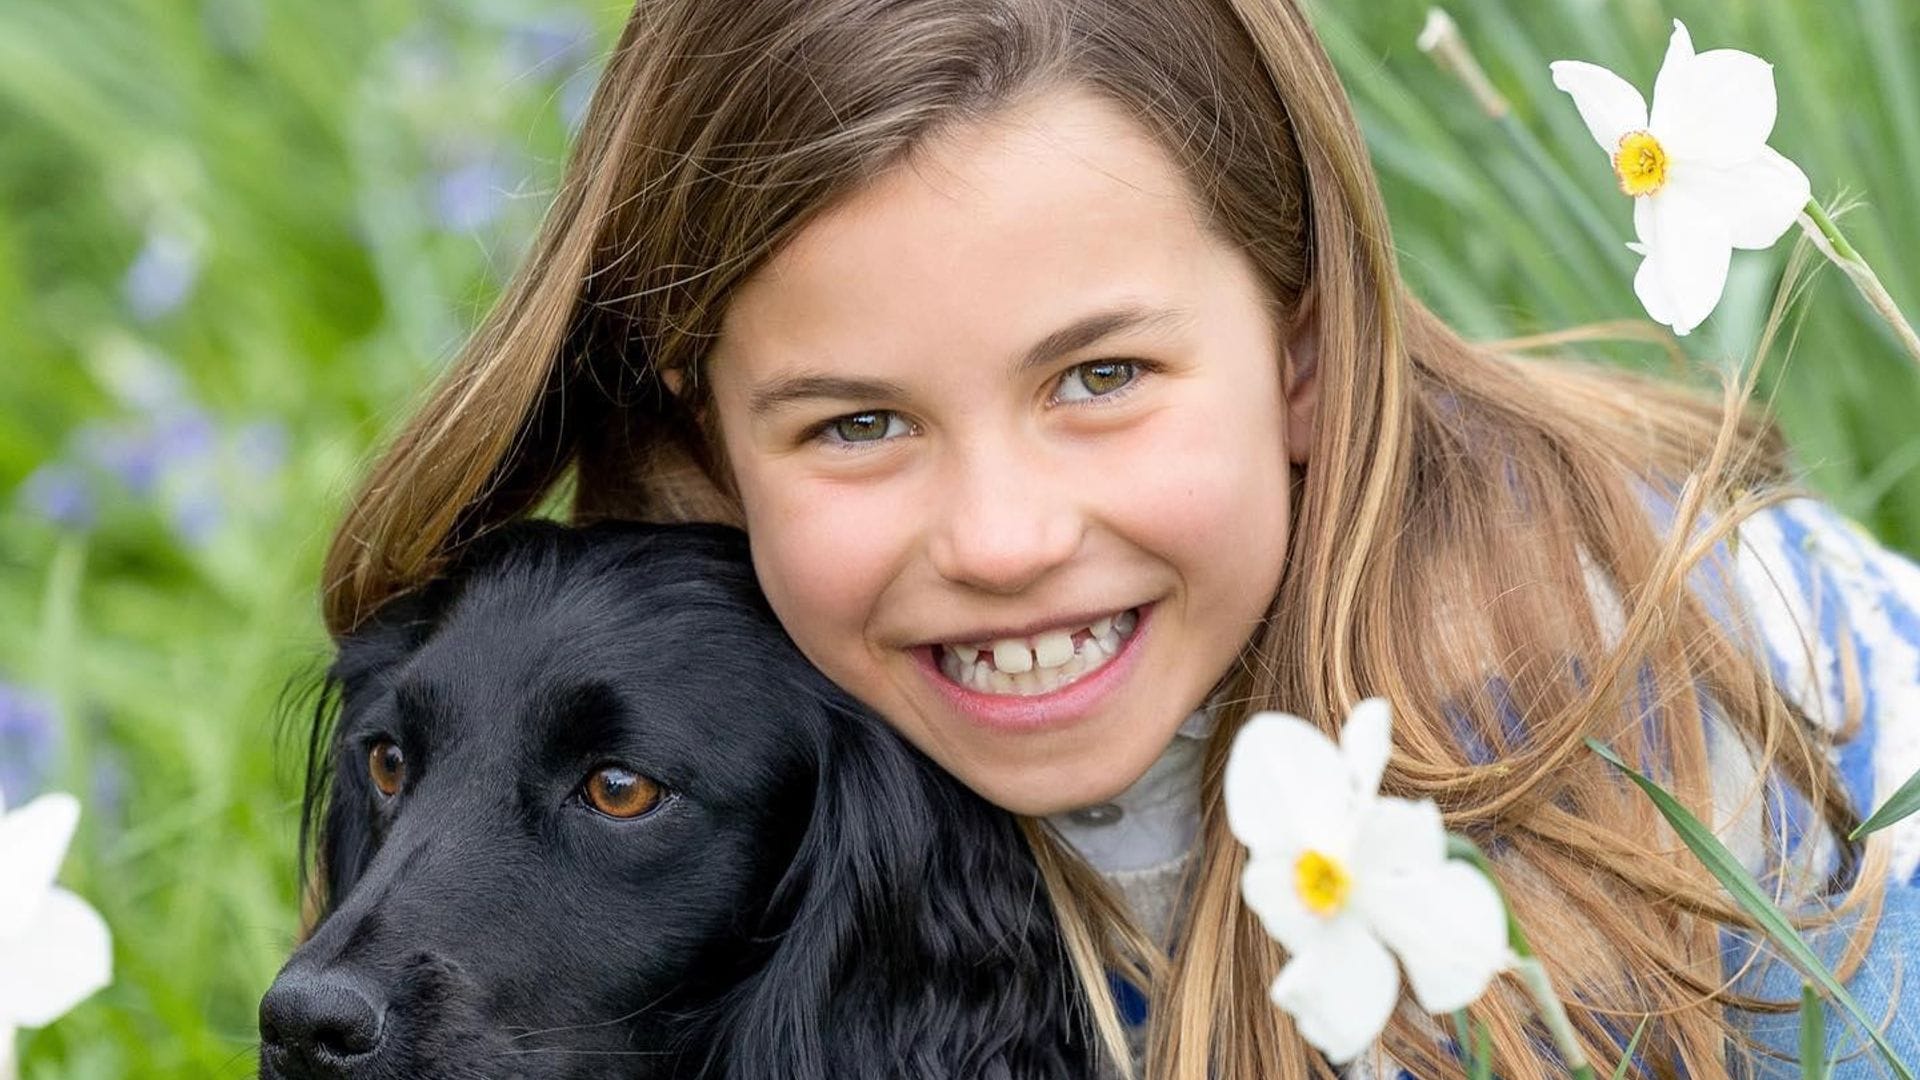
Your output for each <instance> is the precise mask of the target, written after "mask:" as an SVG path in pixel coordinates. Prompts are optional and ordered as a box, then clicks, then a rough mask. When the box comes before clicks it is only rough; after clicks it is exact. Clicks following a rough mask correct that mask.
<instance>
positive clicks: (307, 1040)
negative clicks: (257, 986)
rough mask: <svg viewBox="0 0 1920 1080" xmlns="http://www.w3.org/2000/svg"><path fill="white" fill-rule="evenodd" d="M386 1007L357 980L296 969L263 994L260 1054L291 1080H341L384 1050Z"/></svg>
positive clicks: (279, 979)
mask: <svg viewBox="0 0 1920 1080" xmlns="http://www.w3.org/2000/svg"><path fill="white" fill-rule="evenodd" d="M381 1012H382V1010H381V1009H380V1007H379V1006H378V1005H377V1004H376V1003H375V1002H374V1001H373V1000H372V999H371V998H370V997H369V996H368V995H367V993H366V992H365V991H364V990H363V989H362V988H361V987H360V986H358V985H357V984H356V983H354V982H353V981H351V980H349V979H347V978H345V977H343V976H340V975H332V974H326V973H322V972H316V971H313V970H312V969H304V968H295V969H292V970H289V971H284V972H281V974H280V977H279V978H277V979H275V980H274V981H273V986H272V987H270V988H268V990H267V996H266V997H264V998H261V999H260V1053H261V1056H262V1057H267V1058H271V1059H272V1061H273V1064H274V1065H275V1067H276V1068H277V1070H278V1071H279V1073H281V1074H282V1075H285V1076H286V1077H288V1078H289V1080H337V1078H343V1077H347V1076H349V1075H350V1070H352V1069H353V1068H354V1066H356V1065H360V1064H364V1063H366V1062H367V1060H368V1058H369V1057H370V1056H371V1055H372V1054H373V1053H374V1052H375V1051H377V1050H379V1049H380V1035H381V1028H382V1026H383V1024H382V1021H383V1019H384V1018H383V1017H382V1015H381Z"/></svg>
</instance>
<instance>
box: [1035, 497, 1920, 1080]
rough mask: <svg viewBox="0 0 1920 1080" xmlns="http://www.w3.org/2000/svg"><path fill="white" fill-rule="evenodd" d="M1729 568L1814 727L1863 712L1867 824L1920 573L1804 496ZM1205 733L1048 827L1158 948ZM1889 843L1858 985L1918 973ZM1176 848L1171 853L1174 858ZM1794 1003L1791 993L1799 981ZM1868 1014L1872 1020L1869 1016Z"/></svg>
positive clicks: (1903, 868)
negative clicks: (1883, 894) (1128, 907)
mask: <svg viewBox="0 0 1920 1080" xmlns="http://www.w3.org/2000/svg"><path fill="white" fill-rule="evenodd" d="M1723 550H1724V549H1723ZM1733 570H1734V582H1735V584H1736V585H1737V587H1738V589H1739V592H1740V600H1741V601H1742V602H1743V603H1745V604H1746V605H1747V613H1748V616H1749V617H1750V619H1751V620H1752V625H1753V627H1754V630H1755V631H1756V632H1757V636H1758V639H1759V642H1760V644H1761V645H1762V646H1763V647H1764V649H1765V651H1766V653H1767V656H1766V660H1767V663H1768V665H1769V667H1770V669H1771V673H1772V675H1773V678H1774V680H1775V682H1776V683H1777V684H1778V685H1779V686H1780V687H1781V689H1782V691H1783V692H1784V693H1785V694H1786V695H1787V696H1788V697H1789V698H1790V699H1792V700H1793V701H1794V702H1795V703H1796V704H1797V705H1798V706H1799V707H1800V708H1801V709H1802V710H1803V711H1804V712H1805V714H1806V716H1807V718H1808V720H1809V721H1810V722H1811V723H1813V724H1816V725H1819V726H1821V727H1824V728H1826V729H1828V730H1830V731H1835V732H1844V731H1845V730H1846V728H1845V725H1846V721H1847V717H1848V714H1849V708H1848V706H1849V704H1850V703H1849V702H1848V701H1847V694H1848V692H1849V687H1850V686H1851V687H1852V688H1853V693H1854V694H1856V695H1857V701H1856V702H1853V703H1851V704H1853V705H1854V706H1855V707H1856V708H1857V710H1858V714H1859V722H1858V726H1857V729H1856V730H1854V731H1853V732H1852V734H1851V737H1849V738H1847V739H1846V740H1845V741H1844V742H1840V743H1839V744H1838V745H1836V747H1835V749H1834V751H1833V755H1834V761H1835V764H1836V765H1837V766H1838V768H1839V771H1840V774H1841V776H1842V777H1843V779H1844V781H1845V783H1846V786H1847V789H1848V791H1849V793H1850V795H1851V796H1852V799H1853V803H1854V805H1855V808H1856V809H1857V810H1858V812H1859V813H1860V814H1861V815H1862V816H1865V815H1866V814H1867V813H1868V812H1870V811H1871V810H1872V809H1873V808H1874V807H1876V806H1877V805H1878V804H1879V803H1880V802H1881V801H1883V800H1884V799H1885V798H1886V797H1887V796H1889V795H1891V794H1892V793H1893V792H1894V791H1895V790H1896V789H1898V788H1899V786H1900V785H1901V784H1902V783H1904V782H1905V781H1906V779H1907V778H1908V777H1910V776H1912V775H1913V774H1914V773H1915V772H1920V563H1916V562H1914V561H1913V560H1912V559H1910V558H1908V557H1906V556H1904V555H1901V554H1898V553H1896V552H1893V551H1890V550H1888V549H1887V548H1886V547H1884V546H1882V545H1881V544H1880V543H1878V542H1877V541H1876V540H1875V539H1874V538H1873V537H1872V536H1871V535H1870V534H1869V533H1868V532H1867V531H1866V530H1865V529H1864V528H1862V527H1861V526H1859V525H1858V524H1856V523H1854V522H1852V521H1850V520H1848V519H1847V518H1846V517H1844V516H1843V515H1841V514H1840V513H1838V512H1837V511H1836V510H1834V509H1833V508H1832V507H1831V506H1829V505H1827V504H1826V503H1824V502H1821V501H1819V500H1816V499H1806V498H1803V499H1795V500H1792V501H1789V502H1786V503H1782V504H1780V505H1778V506H1775V507H1772V508H1770V509H1768V510H1765V511H1762V512H1761V513H1759V514H1756V515H1754V516H1753V517H1751V518H1749V519H1748V520H1747V521H1745V522H1743V523H1742V525H1741V526H1740V530H1739V533H1738V541H1737V543H1735V544H1734V545H1733ZM1596 601H1597V603H1599V605H1600V606H1601V608H1602V619H1603V622H1604V621H1607V620H1608V619H1610V618H1611V617H1613V616H1612V614H1611V613H1610V612H1609V611H1608V610H1607V609H1608V608H1609V607H1613V606H1614V604H1613V602H1612V601H1611V599H1610V597H1609V595H1608V590H1607V589H1606V588H1605V586H1604V585H1597V586H1596ZM1210 728H1211V723H1210V719H1209V718H1208V717H1207V716H1206V714H1204V713H1197V714H1195V716H1194V717H1193V718H1191V719H1190V720H1189V721H1188V723H1187V724H1184V725H1183V726H1182V729H1181V736H1180V737H1177V738H1175V739H1174V741H1173V745H1171V746H1170V747H1169V748H1168V750H1167V752H1166V753H1165V755H1163V757H1162V759H1161V760H1160V761H1159V762H1156V763H1155V765H1154V767H1153V768H1152V769H1150V770H1149V772H1148V774H1147V775H1146V776H1145V777H1143V778H1142V779H1141V780H1140V781H1139V782H1136V783H1135V784H1134V785H1133V786H1132V787H1130V788H1129V789H1128V790H1127V791H1126V792H1124V793H1122V794H1121V795H1120V796H1118V797H1116V799H1115V800H1114V802H1113V803H1112V804H1110V805H1108V806H1106V807H1102V808H1097V809H1099V810H1100V811H1101V812H1100V813H1095V814H1086V813H1084V812H1077V813H1076V814H1073V815H1067V814H1062V815H1056V816H1055V817H1054V818H1052V819H1051V820H1052V821H1053V823H1054V825H1055V827H1056V828H1057V829H1058V830H1059V831H1060V832H1061V834H1062V835H1063V836H1064V837H1065V838H1066V839H1067V840H1068V841H1069V842H1070V843H1072V844H1074V846H1075V847H1077V848H1079V850H1080V851H1081V853H1082V854H1083V855H1085V856H1086V857H1087V858H1088V860H1089V861H1090V862H1091V863H1092V864H1093V865H1094V867H1095V868H1096V869H1098V870H1100V871H1101V872H1102V874H1103V875H1104V876H1106V878H1107V879H1108V880H1109V881H1110V882H1111V883H1113V884H1114V885H1115V886H1116V888H1118V889H1119V891H1120V892H1121V893H1122V894H1123V895H1124V896H1125V897H1126V898H1127V900H1128V901H1129V903H1131V904H1132V905H1133V907H1134V909H1135V911H1136V912H1137V913H1139V914H1141V915H1142V916H1143V922H1144V923H1146V924H1147V928H1148V929H1149V931H1151V932H1156V933H1158V934H1159V935H1160V936H1161V937H1162V938H1163V939H1165V938H1166V937H1167V936H1168V935H1169V931H1170V925H1169V920H1170V919H1171V917H1172V913H1173V911H1174V908H1175V906H1176V901H1177V896H1176V893H1177V889H1178V885H1179V880H1180V877H1181V874H1182V871H1184V869H1185V867H1186V865H1187V861H1188V860H1189V859H1190V858H1191V857H1192V854H1193V852H1192V841H1193V838H1194V837H1195V835H1196V833H1197V831H1198V830H1197V817H1198V801H1197V798H1198V797H1197V783H1198V764H1199V758H1200V753H1199V750H1200V745H1201V741H1202V740H1203V739H1204V738H1205V737H1206V735H1207V734H1208V732H1209V729H1210ZM1710 739H1712V741H1711V742H1710V747H1711V749H1710V753H1711V754H1712V755H1713V762H1714V766H1715V772H1716V777H1715V779H1716V796H1717V795H1718V794H1719V792H1720V791H1721V790H1722V788H1723V787H1724V789H1725V790H1726V791H1727V792H1728V793H1729V794H1730V796H1731V797H1733V798H1734V799H1735V800H1737V798H1738V796H1739V795H1741V794H1742V793H1743V792H1744V790H1745V788H1746V785H1747V783H1748V782H1749V781H1750V780H1751V778H1752V772H1751V768H1750V767H1748V768H1747V771H1745V772H1744V773H1742V771H1741V766H1742V762H1743V761H1744V760H1745V757H1744V754H1743V753H1741V750H1740V747H1739V746H1738V745H1737V744H1736V743H1733V742H1732V741H1731V740H1730V739H1729V737H1728V736H1727V735H1726V733H1724V732H1719V733H1717V737H1716V733H1710ZM1723 780H1724V784H1722V783H1721V781H1723ZM1719 801H1720V800H1719V799H1718V798H1717V797H1716V802H1717V803H1718V802H1719ZM1716 827H1717V828H1718V829H1719V830H1720V831H1721V834H1722V836H1723V838H1724V839H1725V840H1726V841H1727V843H1728V844H1729V846H1730V847H1731V848H1733V850H1734V851H1735V852H1736V853H1738V854H1740V855H1742V857H1743V858H1744V859H1746V860H1747V861H1748V863H1749V865H1750V866H1752V867H1753V868H1754V869H1756V870H1759V869H1761V866H1760V865H1759V864H1760V862H1761V860H1762V852H1763V851H1764V845H1763V844H1762V843H1761V840H1760V833H1759V831H1758V830H1759V828H1760V827H1761V826H1760V824H1759V822H1758V819H1757V813H1755V812H1754V810H1753V809H1752V808H1749V810H1748V812H1747V814H1745V815H1744V816H1741V815H1730V816H1729V817H1728V818H1727V819H1726V820H1722V821H1719V822H1717V824H1716ZM1886 832H1887V836H1888V840H1889V842H1890V844H1891V849H1892V856H1891V860H1890V865H1889V872H1890V876H1891V881H1890V886H1891V891H1890V893H1889V901H1888V908H1887V915H1886V917H1885V919H1884V920H1883V923H1882V930H1881V932H1880V934H1879V935H1877V937H1876V944H1875V947H1874V948H1875V952H1874V954H1873V955H1872V956H1870V957H1869V962H1868V968H1867V969H1866V970H1865V971H1864V972H1863V978H1864V979H1866V980H1867V981H1869V982H1872V981H1876V980H1877V981H1879V982H1882V983H1888V982H1889V980H1887V978H1886V976H1887V972H1886V970H1885V969H1887V968H1891V967H1896V966H1899V965H1900V964H1902V963H1904V965H1905V966H1906V967H1909V968H1913V967H1916V966H1920V815H1915V816H1914V817H1911V818H1908V819H1907V820H1906V821H1904V822H1901V823H1899V824H1897V825H1895V826H1893V827H1891V828H1890V829H1888V830H1886ZM1175 849H1178V850H1179V854H1178V855H1176V856H1174V857H1171V858H1169V857H1167V856H1168V854H1169V853H1170V852H1171V851H1173V850H1175ZM1143 855H1144V856H1145V857H1143ZM1876 964H1878V965H1879V970H1875V969H1874V965H1876ZM1890 985H1891V984H1890V983H1889V986H1890ZM1118 988H1119V989H1121V990H1122V994H1121V1006H1122V1012H1123V1014H1124V1016H1125V1018H1126V1019H1127V1020H1128V1021H1129V1023H1130V1025H1131V1026H1132V1032H1131V1033H1132V1034H1133V1035H1134V1036H1135V1045H1136V1047H1139V1046H1140V1045H1141V1039H1140V1038H1139V1036H1141V1035H1143V1034H1144V1024H1145V1019H1146V1017H1145V1007H1144V1002H1143V1001H1142V1000H1141V999H1140V997H1139V995H1138V993H1137V992H1133V991H1132V989H1131V988H1130V987H1125V986H1124V985H1122V986H1119V987H1118ZM1775 989H1777V988H1771V987H1770V988H1769V989H1768V990H1767V991H1766V992H1767V993H1769V994H1772V993H1773V991H1774V990H1775ZM1787 989H1788V990H1789V991H1792V992H1797V983H1794V984H1793V985H1792V986H1790V987H1788V988H1787ZM1857 992H1858V991H1857ZM1888 992H1889V993H1890V992H1891V990H1890V989H1889V991H1888ZM1789 996H1790V995H1789ZM1908 999H1911V1000H1908ZM1885 1000H1887V999H1886V998H1884V997H1883V998H1882V1002H1883V1004H1882V1008H1883V1009H1884V1001H1885ZM1867 1008H1868V1010H1869V1012H1870V1013H1872V1012H1873V1009H1874V1006H1873V1005H1872V1004H1871V1003H1868V1004H1867ZM1897 1017H1899V1018H1900V1019H1896V1021H1895V1027H1896V1028H1901V1026H1902V1025H1904V1030H1903V1031H1902V1030H1896V1031H1895V1032H1894V1033H1893V1034H1894V1035H1895V1036H1897V1037H1896V1043H1898V1042H1899V1038H1905V1040H1906V1042H1907V1049H1908V1051H1909V1052H1910V1053H1915V1052H1920V990H1916V991H1914V992H1913V993H1911V994H1909V995H1907V999H1903V1003H1902V1005H1901V1007H1900V1009H1899V1010H1898V1013H1897ZM1909 1018H1910V1019H1909ZM1787 1020H1788V1021H1789V1022H1791V1023H1794V1024H1797V1021H1794V1020H1793V1019H1792V1018H1791V1017H1787ZM1783 1045H1785V1046H1787V1047H1789V1048H1790V1047H1791V1046H1792V1045H1793V1044H1792V1043H1791V1042H1790V1041H1788V1042H1786V1043H1784V1044H1783ZM1854 1069H1859V1070H1863V1071H1861V1072H1860V1073H1859V1074H1858V1075H1860V1076H1863V1077H1864V1076H1866V1075H1870V1074H1871V1075H1879V1073H1878V1071H1877V1067H1876V1063H1875V1062H1874V1060H1873V1059H1872V1058H1871V1056H1870V1055H1858V1056H1856V1057H1854V1058H1853V1059H1852V1061H1851V1062H1847V1063H1842V1064H1839V1065H1836V1066H1835V1072H1834V1074H1833V1075H1834V1076H1835V1077H1836V1078H1840V1077H1845V1076H1849V1075H1852V1074H1853V1073H1852V1070H1854ZM1869 1071H1871V1072H1869ZM1347 1075H1348V1076H1349V1077H1350V1078H1353V1080H1373V1078H1377V1077H1382V1076H1384V1077H1400V1076H1406V1075H1407V1074H1406V1073H1405V1072H1404V1071H1402V1070H1401V1069H1400V1068H1399V1067H1398V1066H1397V1065H1396V1064H1395V1063H1393V1062H1392V1061H1391V1060H1387V1059H1385V1058H1384V1057H1383V1056H1381V1055H1371V1056H1366V1057H1362V1058H1361V1060H1360V1061H1358V1062H1356V1063H1355V1064H1354V1065H1353V1066H1351V1067H1349V1069H1348V1070H1347ZM1783 1075H1784V1074H1783ZM1795 1075H1797V1073H1796V1074H1795Z"/></svg>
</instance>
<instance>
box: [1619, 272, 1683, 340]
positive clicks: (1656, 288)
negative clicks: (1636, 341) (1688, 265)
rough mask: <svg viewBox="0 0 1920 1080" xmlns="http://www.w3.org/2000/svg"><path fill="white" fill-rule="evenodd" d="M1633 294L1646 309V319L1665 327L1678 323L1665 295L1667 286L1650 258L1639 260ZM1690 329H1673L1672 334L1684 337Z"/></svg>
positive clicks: (1671, 304) (1677, 318)
mask: <svg viewBox="0 0 1920 1080" xmlns="http://www.w3.org/2000/svg"><path fill="white" fill-rule="evenodd" d="M1640 254H1642V255H1646V252H1644V251H1643V252H1640ZM1633 294H1634V295H1635V296H1638V297H1639V298H1640V306H1641V307H1644V308H1646V309H1647V318H1649V319H1652V320H1653V321H1654V322H1657V323H1659V324H1660V325H1662V326H1667V327H1673V326H1674V323H1676V322H1677V321H1679V317H1678V316H1677V315H1675V314H1674V303H1673V298H1672V297H1670V296H1668V295H1667V286H1666V284H1665V283H1664V282H1663V281H1662V280H1661V277H1660V267H1659V264H1657V263H1655V262H1654V261H1653V259H1652V257H1651V256H1649V257H1647V258H1644V259H1641V260H1640V269H1639V270H1637V271H1635V272H1634V275H1633ZM1691 329H1692V327H1688V328H1687V330H1681V329H1679V328H1677V327H1675V328H1674V332H1675V333H1677V334H1678V335H1679V336H1681V337H1686V336H1687V333H1688V331H1689V330H1691Z"/></svg>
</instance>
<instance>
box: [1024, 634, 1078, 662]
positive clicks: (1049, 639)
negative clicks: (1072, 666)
mask: <svg viewBox="0 0 1920 1080" xmlns="http://www.w3.org/2000/svg"><path fill="white" fill-rule="evenodd" d="M1071 659H1073V635H1072V634H1069V633H1066V632H1064V631H1061V630H1049V631H1047V632H1046V633H1044V634H1041V635H1039V636H1038V637H1036V638H1034V639H1033V662H1034V663H1035V664H1036V665H1038V666H1040V667H1043V668H1057V667H1059V666H1060V665H1061V664H1064V663H1066V662H1067V661H1068V660H1071Z"/></svg>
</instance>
